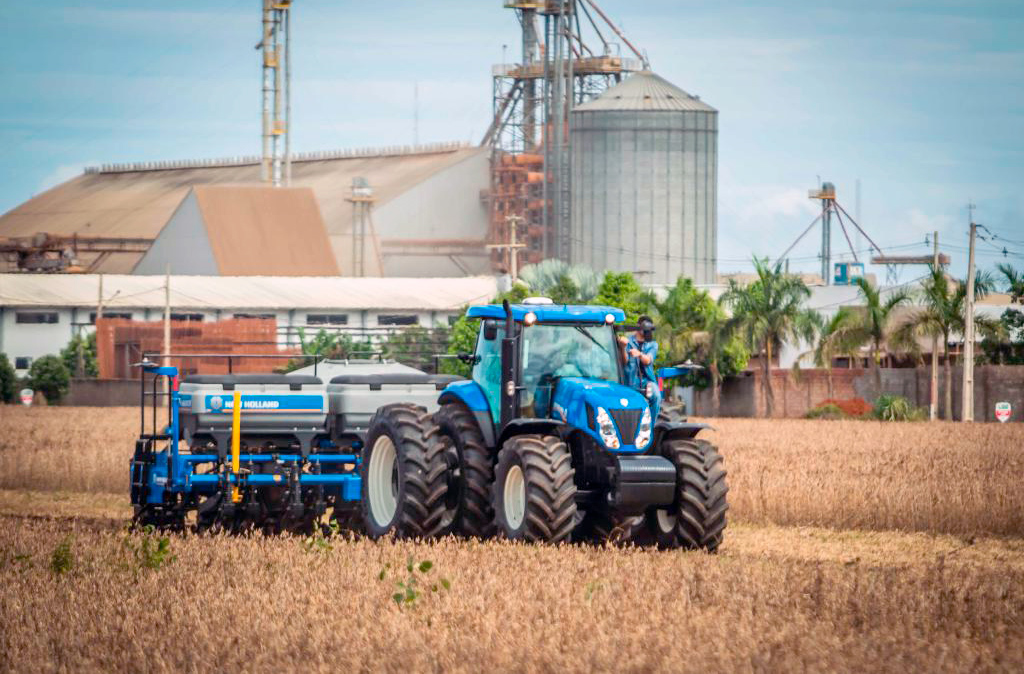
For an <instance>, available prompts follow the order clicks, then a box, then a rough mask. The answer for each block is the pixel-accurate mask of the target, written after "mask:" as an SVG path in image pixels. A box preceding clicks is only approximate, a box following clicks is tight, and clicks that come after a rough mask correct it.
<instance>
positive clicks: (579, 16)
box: [483, 0, 647, 269]
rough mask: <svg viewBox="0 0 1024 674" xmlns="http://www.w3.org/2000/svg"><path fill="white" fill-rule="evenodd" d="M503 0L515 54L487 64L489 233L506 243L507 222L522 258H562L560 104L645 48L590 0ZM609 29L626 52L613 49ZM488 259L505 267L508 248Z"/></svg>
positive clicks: (635, 60) (612, 80) (565, 155)
mask: <svg viewBox="0 0 1024 674" xmlns="http://www.w3.org/2000/svg"><path fill="white" fill-rule="evenodd" d="M504 6H505V7H506V8H508V9H512V10H514V11H515V13H516V18H517V19H518V20H519V25H520V28H521V33H522V57H521V61H520V62H519V63H514V64H508V63H502V64H499V65H496V66H494V68H493V70H492V74H493V78H494V87H493V101H494V108H493V112H494V117H493V120H492V122H491V125H490V127H489V128H488V130H487V133H486V135H485V136H484V140H483V144H484V145H489V146H490V147H491V150H492V151H491V188H490V194H489V200H490V209H491V231H490V239H491V242H492V243H495V244H504V243H508V242H509V241H510V240H511V238H512V236H511V232H510V231H509V227H511V226H515V227H518V228H519V229H518V230H517V232H516V234H517V237H516V238H517V239H519V240H522V241H525V243H526V250H525V251H524V254H523V256H522V258H523V261H524V262H527V263H530V262H538V261H540V260H543V259H545V258H549V257H555V258H560V259H563V260H566V261H570V260H569V257H570V249H571V246H570V243H571V240H570V231H571V230H570V219H569V208H570V194H569V188H570V178H569V176H570V169H569V156H570V155H569V123H570V119H571V115H570V112H571V111H572V109H573V107H575V106H576V105H579V104H581V103H584V102H586V101H589V100H590V99H592V98H594V97H596V96H597V95H599V94H600V93H601V92H602V91H604V90H605V89H607V88H608V87H609V86H611V85H614V84H617V83H618V82H620V81H621V80H622V78H623V77H625V76H628V75H629V73H631V72H635V71H638V70H641V69H642V68H644V67H646V65H647V63H646V58H645V57H644V56H643V55H642V54H641V53H640V51H638V50H637V49H636V48H635V47H634V46H633V45H632V44H631V43H630V42H629V40H627V39H626V37H625V36H624V35H623V34H622V32H621V31H620V30H619V29H618V28H617V27H616V26H615V25H614V24H613V23H612V22H611V20H610V19H609V18H608V17H607V15H605V13H604V12H603V11H602V10H601V8H600V7H599V6H598V5H597V3H596V2H594V1H593V0H504ZM610 35H614V36H616V37H617V38H618V39H619V40H621V41H622V43H623V44H624V45H625V46H626V47H627V48H628V50H629V51H630V53H632V54H633V56H632V57H629V58H626V57H623V56H622V55H621V53H620V52H621V48H620V45H619V43H618V42H615V41H613V40H611V39H609V37H608V36H610ZM590 45H600V46H599V47H596V48H592V47H591V46H590ZM510 216H513V217H510ZM491 261H492V263H493V264H494V266H495V267H496V268H506V269H507V268H509V267H510V259H509V249H508V248H507V247H505V248H502V247H495V248H494V249H492V258H491Z"/></svg>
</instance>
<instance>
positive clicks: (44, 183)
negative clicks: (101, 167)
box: [38, 161, 100, 192]
mask: <svg viewBox="0 0 1024 674" xmlns="http://www.w3.org/2000/svg"><path fill="white" fill-rule="evenodd" d="M99 163H100V162H98V161H90V162H81V163H76V164H61V165H60V166H58V167H57V168H55V169H53V170H52V171H50V172H49V173H48V174H47V175H46V176H44V177H43V179H42V180H40V181H39V189H38V192H45V191H46V190H48V189H50V188H51V187H56V186H57V185H60V184H61V183H63V182H67V181H68V180H71V179H72V178H77V177H78V176H80V175H82V172H83V171H85V167H86V166H96V165H97V164H99Z"/></svg>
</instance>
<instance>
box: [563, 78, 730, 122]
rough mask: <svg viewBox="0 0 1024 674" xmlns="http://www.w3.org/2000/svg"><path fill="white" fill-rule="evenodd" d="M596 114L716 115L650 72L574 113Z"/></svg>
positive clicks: (626, 80)
mask: <svg viewBox="0 0 1024 674" xmlns="http://www.w3.org/2000/svg"><path fill="white" fill-rule="evenodd" d="M595 110H650V111H669V112H671V111H701V112H717V111H716V110H715V109H714V108H712V107H711V106H710V105H708V104H707V103H705V102H704V101H702V100H700V98H698V97H696V96H693V95H691V94H688V93H686V92H685V91H683V90H682V89H680V88H679V87H677V86H676V85H674V84H672V83H671V82H669V81H668V80H666V79H665V78H663V77H660V76H659V75H655V74H654V73H653V72H651V71H650V70H641V71H640V72H638V73H635V74H634V75H633V76H631V77H629V78H627V79H625V80H623V81H622V82H620V83H619V84H617V85H615V86H614V87H612V88H610V89H608V90H606V91H605V92H604V93H603V94H601V95H600V96H598V97H597V98H595V99H594V100H592V101H589V102H587V103H584V104H583V105H580V106H578V107H576V108H575V109H574V110H573V111H574V112H593V111H595Z"/></svg>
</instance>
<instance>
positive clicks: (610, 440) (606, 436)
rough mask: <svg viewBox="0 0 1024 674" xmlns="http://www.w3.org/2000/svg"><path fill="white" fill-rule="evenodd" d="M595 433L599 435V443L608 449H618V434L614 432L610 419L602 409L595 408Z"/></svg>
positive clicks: (613, 425)
mask: <svg viewBox="0 0 1024 674" xmlns="http://www.w3.org/2000/svg"><path fill="white" fill-rule="evenodd" d="M595 416H596V418H597V431H598V433H600V434H601V442H603V443H604V446H605V447H607V448H608V449H618V448H619V434H618V433H616V432H615V424H613V423H612V418H611V417H610V416H608V411H607V410H605V408H603V407H598V408H597V414H596V415H595Z"/></svg>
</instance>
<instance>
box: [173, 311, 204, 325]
mask: <svg viewBox="0 0 1024 674" xmlns="http://www.w3.org/2000/svg"><path fill="white" fill-rule="evenodd" d="M171 320H172V321H192V322H193V323H202V322H203V315H202V314H174V313H172V314H171Z"/></svg>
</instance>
